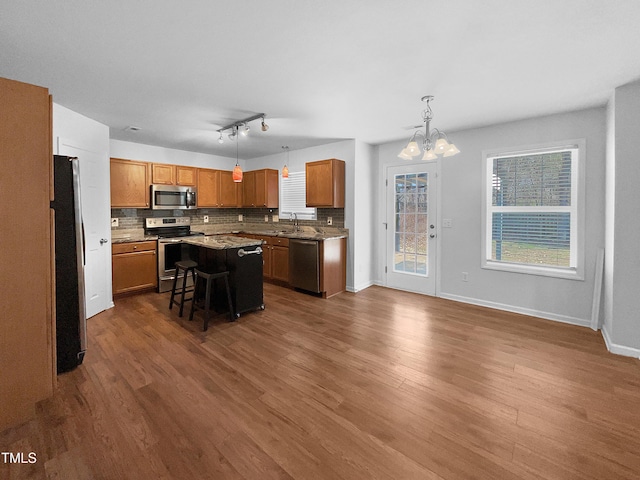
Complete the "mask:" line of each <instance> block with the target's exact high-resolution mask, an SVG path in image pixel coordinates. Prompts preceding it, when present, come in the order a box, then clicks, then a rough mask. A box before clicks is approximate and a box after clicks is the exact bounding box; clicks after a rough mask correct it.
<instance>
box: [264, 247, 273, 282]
mask: <svg viewBox="0 0 640 480" xmlns="http://www.w3.org/2000/svg"><path fill="white" fill-rule="evenodd" d="M272 253H273V250H272V247H271V245H267V244H263V245H262V260H263V262H264V267H263V270H262V275H263V276H264V278H271V277H272V276H273V272H272V268H273V256H272Z"/></svg>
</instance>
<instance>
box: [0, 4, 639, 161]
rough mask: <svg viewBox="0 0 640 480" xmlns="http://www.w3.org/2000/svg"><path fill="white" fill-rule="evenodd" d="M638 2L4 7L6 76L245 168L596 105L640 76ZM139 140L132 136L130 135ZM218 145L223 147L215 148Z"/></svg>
mask: <svg viewBox="0 0 640 480" xmlns="http://www.w3.org/2000/svg"><path fill="white" fill-rule="evenodd" d="M639 24H640V2H638V1H637V0H616V1H615V2H606V1H602V0H562V1H559V0H535V1H533V0H531V1H526V0H523V1H517V2H516V1H513V0H485V1H482V2H478V1H474V0H450V1H446V2H443V1H432V0H401V1H396V2H391V1H388V0H323V1H322V2H320V1H308V2H300V1H295V0H269V1H264V0H263V1H260V0H244V1H241V2H223V1H219V0H217V1H214V0H189V1H186V2H175V1H171V0H136V1H124V0H123V1H113V0H108V1H102V2H87V1H86V0H65V1H47V2H42V1H38V0H4V1H3V6H2V10H1V11H0V76H3V77H8V78H12V79H16V80H21V81H24V82H28V83H33V84H37V85H42V86H46V87H48V88H49V89H50V91H51V93H52V95H53V99H54V102H56V103H57V104H59V105H63V106H65V107H67V108H69V109H71V110H74V111H76V112H78V113H81V114H83V115H85V116H87V117H89V118H92V119H94V120H97V121H99V122H101V123H103V124H106V125H108V126H109V127H110V132H111V133H110V135H111V138H115V139H120V140H127V141H132V142H138V143H146V144H151V145H159V146H164V147H170V148H176V149H182V150H190V151H195V152H204V153H209V154H214V155H222V156H228V157H235V155H236V145H235V143H234V142H231V141H226V142H225V143H224V144H222V145H220V144H219V143H218V142H217V139H218V134H217V132H216V130H217V129H219V128H220V127H222V126H224V125H226V124H229V123H232V122H233V121H235V120H239V119H242V118H245V117H248V116H251V115H254V114H256V113H262V112H264V113H266V114H267V118H266V121H267V123H268V124H269V126H270V129H269V130H268V132H261V131H260V128H259V127H260V121H256V122H253V123H252V124H251V126H252V131H251V133H250V135H249V136H248V137H247V138H242V139H241V142H240V144H239V145H238V150H239V156H240V158H244V159H250V158H255V157H259V156H263V155H269V154H274V153H278V152H281V151H282V149H281V146H282V145H288V146H289V147H290V148H291V150H296V149H300V148H305V147H309V146H313V145H319V144H325V143H331V142H335V141H339V140H342V139H348V138H356V139H358V140H361V141H364V142H367V143H370V144H380V143H385V142H388V141H392V140H398V139H402V138H408V137H409V135H410V133H411V129H410V128H409V127H411V126H413V125H419V124H420V123H421V114H420V112H421V111H422V109H423V104H422V103H421V101H420V98H421V97H422V96H423V95H427V94H429V95H434V96H435V100H434V101H433V102H432V103H431V106H432V108H433V111H434V120H433V122H432V126H434V127H437V128H439V129H443V130H445V131H449V132H450V131H453V130H460V129H465V128H470V127H477V126H482V125H489V124H493V123H499V122H505V121H510V120H516V119H521V118H527V117H535V116H540V115H545V114H551V113H556V112H562V111H569V110H576V109H581V108H587V107H592V106H599V105H604V104H605V103H606V102H607V100H608V99H609V97H610V96H611V94H612V92H613V89H614V88H615V87H617V86H620V85H623V84H625V83H628V82H630V81H633V80H636V79H638V78H640V28H638V25H639ZM131 125H133V126H136V127H139V128H140V129H141V130H140V131H138V132H132V131H129V130H127V127H128V126H131ZM225 138H226V136H225Z"/></svg>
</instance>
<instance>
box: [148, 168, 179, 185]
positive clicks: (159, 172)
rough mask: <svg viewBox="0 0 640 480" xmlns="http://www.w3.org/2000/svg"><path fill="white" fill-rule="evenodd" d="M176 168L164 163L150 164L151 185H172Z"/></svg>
mask: <svg viewBox="0 0 640 480" xmlns="http://www.w3.org/2000/svg"><path fill="white" fill-rule="evenodd" d="M175 176H176V167H175V166H174V165H168V164H166V163H152V164H151V183H153V184H155V185H174V184H175V182H176V180H175Z"/></svg>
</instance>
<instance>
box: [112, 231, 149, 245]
mask: <svg viewBox="0 0 640 480" xmlns="http://www.w3.org/2000/svg"><path fill="white" fill-rule="evenodd" d="M157 239H158V236H157V235H145V234H144V230H143V229H142V228H136V229H130V230H111V243H127V242H145V241H155V240H157Z"/></svg>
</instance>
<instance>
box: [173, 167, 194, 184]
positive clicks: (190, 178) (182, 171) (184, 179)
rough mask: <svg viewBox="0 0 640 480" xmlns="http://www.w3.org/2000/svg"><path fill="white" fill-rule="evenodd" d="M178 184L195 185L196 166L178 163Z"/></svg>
mask: <svg viewBox="0 0 640 480" xmlns="http://www.w3.org/2000/svg"><path fill="white" fill-rule="evenodd" d="M176 185H183V186H185V187H195V186H196V169H195V168H194V167H183V166H181V165H176Z"/></svg>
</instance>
